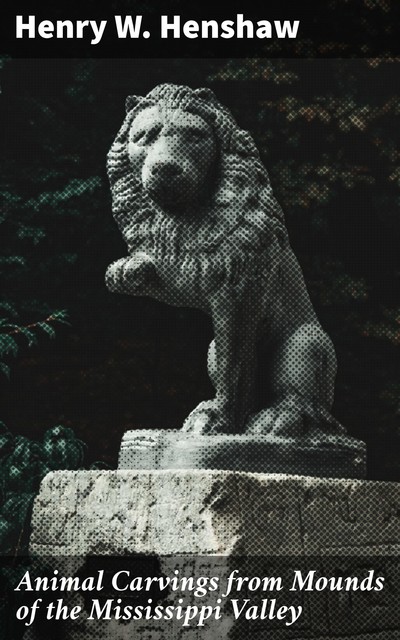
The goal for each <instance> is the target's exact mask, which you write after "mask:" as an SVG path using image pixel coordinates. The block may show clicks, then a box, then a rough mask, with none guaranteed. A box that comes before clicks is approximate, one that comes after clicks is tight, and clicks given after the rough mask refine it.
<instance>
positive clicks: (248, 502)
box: [27, 470, 400, 640]
mask: <svg viewBox="0 0 400 640" xmlns="http://www.w3.org/2000/svg"><path fill="white" fill-rule="evenodd" d="M399 514H400V485H397V484H395V483H385V482H368V481H363V480H338V479H321V478H311V477H301V476H289V475H272V474H271V475H267V474H256V473H240V472H233V471H206V470H181V471H178V470H176V471H175V470H169V471H123V470H120V471H88V472H55V473H51V474H49V475H48V476H46V478H45V480H44V481H43V483H42V486H41V490H40V494H39V495H38V497H37V499H36V502H35V506H34V513H33V521H32V527H33V530H32V536H31V546H30V549H31V553H32V555H33V556H34V557H35V558H36V562H38V561H39V560H43V559H46V562H47V563H48V564H49V565H50V566H54V567H57V569H58V570H59V574H58V575H77V576H81V578H82V576H88V575H97V573H98V570H99V568H100V567H101V568H103V569H104V567H105V568H106V573H107V567H108V572H109V573H111V574H112V573H114V574H115V572H116V571H121V570H122V571H127V572H128V574H129V578H130V579H132V578H133V577H134V576H135V575H136V576H144V575H148V576H157V575H158V576H174V575H175V576H178V577H181V576H192V577H195V578H198V577H199V576H202V577H203V578H204V577H205V578H208V579H210V578H211V577H212V576H214V577H215V576H218V577H219V579H220V582H219V585H218V589H217V590H214V591H212V590H210V591H208V592H207V593H206V594H205V595H204V597H203V596H199V594H197V597H196V596H195V595H194V593H193V591H191V590H190V589H187V590H185V592H184V593H182V592H181V591H174V590H170V591H169V593H167V594H165V593H164V594H161V593H155V594H154V593H153V595H152V597H153V600H154V602H156V601H157V603H158V604H161V605H163V603H164V605H165V603H169V604H170V605H171V606H173V607H176V606H178V604H179V599H181V600H183V604H184V606H186V605H188V604H189V605H190V606H192V605H193V606H202V605H207V606H216V605H217V598H218V597H221V595H222V594H223V592H224V591H225V589H224V585H226V580H227V577H228V576H229V575H231V574H232V571H235V570H237V572H236V574H235V575H239V576H242V577H243V576H247V577H250V578H252V577H253V578H254V577H266V576H270V577H271V576H275V577H277V576H280V577H282V579H283V583H284V586H285V589H284V590H283V591H279V590H278V591H276V592H275V591H273V590H272V591H266V592H262V593H261V592H260V590H258V591H257V590H254V591H252V590H251V589H250V590H249V588H248V586H249V585H248V583H247V588H246V586H245V587H243V589H242V590H241V591H237V592H236V595H235V594H234V593H233V592H232V593H231V594H230V596H229V597H226V598H221V600H222V603H221V606H222V607H223V608H224V615H223V617H222V619H220V620H213V619H210V620H207V622H206V623H205V625H204V626H201V627H199V626H196V620H198V618H197V619H195V621H194V622H193V623H191V624H189V625H188V626H187V627H183V626H182V621H179V620H172V621H168V622H167V621H165V620H163V621H159V620H154V619H152V620H150V621H148V622H145V621H143V620H142V621H140V620H139V621H137V620H135V621H129V622H125V623H122V622H118V621H116V620H111V621H108V622H107V621H104V620H94V621H88V620H87V619H86V618H85V616H83V618H84V619H79V620H77V621H75V622H72V623H69V626H68V628H67V632H66V633H67V635H66V637H67V638H68V640H75V639H76V640H78V638H79V639H82V640H83V639H84V640H95V639H96V640H99V639H100V638H101V639H104V640H111V639H112V640H114V639H115V640H127V639H128V638H130V639H131V638H135V639H136V638H137V639H139V640H161V639H162V640H170V639H174V640H175V639H179V640H183V639H185V640H200V639H204V640H213V639H214V638H216V639H217V638H220V639H221V640H227V639H228V638H229V639H230V638H232V639H235V638H237V639H238V640H239V638H251V639H252V640H265V639H266V638H273V639H274V640H279V639H281V638H282V639H286V638H296V640H305V639H306V638H308V639H313V640H332V639H333V638H340V639H343V640H344V639H346V640H348V639H350V638H351V639H353V638H354V639H357V640H397V639H398V638H399V637H400V636H399V634H400V610H399V607H398V603H399V594H400V559H399V550H400V517H399ZM137 554H145V555H144V556H141V555H137ZM146 559H147V560H146ZM107 562H108V564H107ZM143 562H145V565H143ZM146 562H147V565H146ZM110 563H111V564H110ZM113 563H114V564H113ZM110 567H111V568H110ZM296 570H301V571H302V572H303V576H306V575H308V572H309V571H315V577H318V576H325V577H336V578H337V577H338V576H342V577H344V576H347V577H353V578H357V580H358V581H359V583H360V581H361V580H366V579H367V578H368V576H369V577H370V579H372V578H373V579H374V580H375V578H376V577H382V576H383V577H384V579H385V580H384V588H383V590H381V591H374V590H360V589H357V590H354V591H350V592H349V591H346V590H339V591H337V590H333V591H331V590H322V591H313V592H309V591H307V590H296V591H290V587H291V586H292V583H293V576H294V572H295V571H296ZM371 571H373V574H371V573H370V572H371ZM128 574H122V575H123V576H125V575H128ZM371 576H372V578H371ZM124 579H125V578H124ZM208 584H209V583H208ZM365 584H366V583H365V582H364V585H365ZM206 591H207V589H206ZM107 593H108V592H107V589H106V590H105V592H103V593H101V594H100V595H101V597H102V598H103V600H104V598H105V597H106V596H107ZM98 595H99V594H96V593H87V592H86V593H83V592H79V593H77V592H74V593H70V594H67V596H65V594H63V596H64V597H65V600H66V601H67V600H68V601H70V602H71V606H72V604H73V603H75V604H76V603H80V604H81V605H82V606H84V604H85V602H86V604H85V606H86V609H85V610H86V611H87V610H88V609H89V608H90V606H91V602H90V600H91V599H92V598H96V597H98ZM143 595H144V594H143V593H142V594H138V593H137V592H136V593H131V592H128V593H127V592H125V591H124V592H119V593H114V594H113V595H108V596H107V597H109V598H114V602H116V600H117V598H119V599H120V604H122V605H124V604H126V603H130V604H132V602H133V603H134V602H136V603H138V602H141V603H142V602H143V600H140V598H142V599H143ZM150 595H151V594H150ZM148 596H149V593H146V594H145V598H144V602H145V603H146V601H147V598H148ZM54 597H55V596H54V595H53V598H54ZM57 597H61V596H60V595H57ZM138 597H139V600H138V599H137V598H138ZM135 598H136V600H135ZM232 598H236V599H238V601H239V602H240V604H242V603H243V602H244V600H245V599H246V598H248V599H249V603H250V602H251V603H252V604H254V603H255V604H256V605H257V606H258V605H261V603H262V602H263V600H267V603H266V604H265V607H266V610H267V611H269V612H271V610H270V609H269V608H268V607H270V605H271V601H272V600H275V599H276V603H275V605H276V606H275V610H276V608H277V607H278V606H282V605H287V606H289V605H290V606H293V607H301V615H300V617H299V618H298V620H297V621H296V622H294V623H293V625H290V626H287V625H286V624H285V619H284V618H283V619H281V620H279V619H276V618H274V617H273V616H272V618H268V619H265V620H260V619H256V620H253V619H250V620H247V619H242V618H240V619H235V618H234V616H233V615H232V606H231V602H230V600H231V599H232ZM181 604H182V602H181ZM60 624H61V623H60ZM35 633H36V632H35ZM27 637H29V638H39V637H40V636H37V635H34V632H33V631H29V636H27ZM44 637H46V636H44Z"/></svg>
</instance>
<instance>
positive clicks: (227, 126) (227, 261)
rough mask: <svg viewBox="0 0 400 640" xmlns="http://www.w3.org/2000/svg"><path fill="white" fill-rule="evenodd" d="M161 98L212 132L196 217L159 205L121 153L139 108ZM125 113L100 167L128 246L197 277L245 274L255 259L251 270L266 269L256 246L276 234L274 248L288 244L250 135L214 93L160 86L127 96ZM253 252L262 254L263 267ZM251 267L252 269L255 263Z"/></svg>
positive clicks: (125, 150)
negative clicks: (208, 177) (207, 177)
mask: <svg viewBox="0 0 400 640" xmlns="http://www.w3.org/2000/svg"><path fill="white" fill-rule="evenodd" d="M160 103H162V104H163V105H165V107H166V108H169V109H174V108H180V109H184V110H187V111H188V112H190V113H193V114H196V115H198V116H200V117H202V118H203V119H204V120H205V121H206V122H207V123H209V124H210V125H211V126H212V128H213V130H214V134H215V137H216V140H217V145H218V160H217V171H216V172H215V177H214V178H213V180H214V183H213V184H212V185H210V197H209V198H208V200H207V202H206V203H203V204H202V205H199V206H198V210H197V211H196V214H195V215H193V212H192V211H190V212H188V214H187V215H185V214H183V215H179V216H175V215H174V214H173V213H171V212H170V211H166V210H163V208H162V207H161V206H160V205H158V204H156V203H155V202H154V201H153V200H152V199H151V198H150V196H149V195H148V194H147V193H146V191H145V190H144V188H143V186H142V183H141V176H140V175H135V174H134V172H133V170H132V165H131V163H130V159H129V155H128V141H129V132H130V129H131V125H132V122H133V120H134V119H135V118H136V116H137V115H138V113H140V112H141V111H143V110H144V109H146V108H148V107H152V106H155V105H158V104H160ZM126 112H127V113H126V117H125V119H124V122H123V124H122V126H121V128H120V130H119V132H118V134H117V136H116V138H115V141H114V143H113V144H112V146H111V149H110V151H109V154H108V159H107V169H108V177H109V180H110V185H111V194H112V209H113V215H114V218H115V220H116V222H117V224H118V226H119V228H120V230H121V232H122V234H123V237H124V239H125V241H126V243H127V245H128V249H129V252H130V253H133V252H134V251H136V250H138V249H139V248H147V249H150V250H151V251H152V253H153V255H155V256H156V257H157V258H159V259H160V260H169V261H170V262H172V261H174V262H177V263H179V264H180V265H182V269H183V270H188V269H190V270H192V272H193V273H197V274H198V277H199V278H200V279H201V278H204V277H207V276H208V275H209V271H210V269H211V270H212V269H214V270H215V269H218V270H219V272H220V275H221V272H223V274H224V275H225V276H229V277H231V276H232V271H233V270H236V271H239V272H242V273H245V272H248V271H249V267H251V265H257V267H256V270H257V271H259V270H260V267H261V270H263V269H264V270H265V269H268V259H267V258H266V257H267V255H268V251H262V252H260V249H261V248H262V247H263V248H268V247H271V246H272V244H274V246H276V242H274V240H276V239H278V241H279V244H280V246H282V244H285V243H286V242H287V234H286V228H285V222H284V217H283V213H282V210H281V208H280V206H279V204H278V203H277V201H276V200H275V198H274V196H273V193H272V189H271V185H270V181H269V177H268V173H267V171H266V169H265V167H264V166H263V164H262V162H261V160H260V156H259V152H258V150H257V148H256V146H255V144H254V141H253V139H252V137H251V136H250V134H249V133H248V132H247V131H244V130H243V129H241V128H239V127H238V125H237V124H236V122H235V121H234V119H233V117H232V115H231V114H230V112H229V111H228V110H227V109H226V108H225V107H224V106H223V105H221V104H220V103H219V102H218V100H217V99H216V97H215V96H214V94H213V92H212V91H211V90H209V89H191V88H189V87H186V86H176V85H172V84H162V85H159V86H157V87H156V88H155V89H153V90H152V91H150V93H148V94H147V95H146V96H144V97H137V96H129V97H128V98H127V100H126ZM213 175H214V174H213ZM238 183H240V185H241V186H240V185H239V186H238ZM243 184H246V185H247V186H250V192H251V197H250V198H248V199H247V200H244V198H243V195H242V194H243ZM248 191H249V190H248ZM194 208H195V209H196V207H194ZM222 216H225V220H226V219H227V217H228V219H229V220H231V222H230V223H229V224H228V227H227V226H226V225H225V226H224V227H223V228H222V227H221V226H220V224H219V220H220V219H221V217H222ZM260 253H261V254H263V255H264V258H266V259H265V260H264V261H263V264H262V265H260ZM250 271H251V272H253V274H254V269H252V268H250Z"/></svg>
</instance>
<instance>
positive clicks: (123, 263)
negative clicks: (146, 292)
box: [105, 252, 156, 294]
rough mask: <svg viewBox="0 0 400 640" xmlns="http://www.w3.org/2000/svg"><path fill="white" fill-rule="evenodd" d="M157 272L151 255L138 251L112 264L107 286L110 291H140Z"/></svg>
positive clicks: (107, 276)
mask: <svg viewBox="0 0 400 640" xmlns="http://www.w3.org/2000/svg"><path fill="white" fill-rule="evenodd" d="M155 273H156V272H155V266H154V263H153V261H152V259H151V257H150V256H148V255H147V254H146V253H143V252H138V253H135V254H134V255H132V256H128V257H126V258H120V259H119V260H116V261H115V262H113V263H112V264H110V266H109V267H108V268H107V271H106V276H105V280H106V286H107V288H108V290H109V291H112V292H116V293H128V294H135V293H140V291H141V290H142V289H143V288H144V287H145V285H146V284H148V283H149V282H150V281H151V279H152V278H153V277H154V276H155Z"/></svg>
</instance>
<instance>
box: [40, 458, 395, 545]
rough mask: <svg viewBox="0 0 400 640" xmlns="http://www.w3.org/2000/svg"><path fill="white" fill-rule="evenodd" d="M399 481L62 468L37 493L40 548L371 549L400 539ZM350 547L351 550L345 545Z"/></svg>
mask: <svg viewBox="0 0 400 640" xmlns="http://www.w3.org/2000/svg"><path fill="white" fill-rule="evenodd" d="M399 514H400V485H399V484H396V483H390V482H371V481H364V480H335V479H322V478H308V477H300V476H285V475H272V474H271V475H266V474H257V473H254V474H251V473H238V472H232V471H206V470H203V471H202V470H197V471H196V470H181V471H179V470H175V471H123V470H120V471H61V472H57V471H56V472H54V473H50V474H48V475H47V476H46V478H45V480H44V481H43V483H42V486H41V490H40V493H39V495H38V497H37V498H36V501H35V509H34V513H33V520H32V527H33V531H32V537H31V551H32V552H33V553H34V554H37V553H39V554H42V555H46V553H49V552H50V551H56V554H58V555H80V554H82V553H83V554H87V553H89V552H91V551H93V552H95V551H96V549H99V548H104V549H105V551H106V552H107V553H110V554H112V553H116V554H118V553H120V552H124V553H125V552H126V553H134V552H136V553H158V554H174V553H176V554H180V553H189V554H227V553H230V554H235V553H237V554H239V553H243V554H245V555H254V554H261V555H266V554H272V555H279V554H289V555H290V554H299V553H307V554H315V553H324V554H329V553H330V554H337V553H342V552H345V553H347V552H348V553H352V550H354V549H357V553H358V551H360V553H373V549H376V548H385V551H386V552H387V551H388V550H389V551H390V548H391V545H394V544H400V515H399ZM348 550H350V551H348Z"/></svg>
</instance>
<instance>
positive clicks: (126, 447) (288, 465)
mask: <svg viewBox="0 0 400 640" xmlns="http://www.w3.org/2000/svg"><path fill="white" fill-rule="evenodd" d="M118 468H119V469H224V470H231V471H249V472H253V473H279V472H281V471H282V469H285V471H286V473H288V474H298V475H305V474H307V475H310V476H322V477H324V478H343V477H347V478H364V477H365V475H366V451H365V445H364V444H363V443H361V442H360V441H359V440H355V439H354V438H349V437H347V436H341V435H330V436H326V438H325V439H324V443H323V444H321V440H320V438H310V437H304V438H302V439H301V441H299V439H298V438H283V437H279V436H275V435H274V434H269V435H265V436H260V435H259V436H257V435H251V434H239V435H233V434H229V435H227V434H214V435H197V434H192V433H185V432H182V431H180V430H171V431H166V430H162V429H158V430H156V429H153V430H150V429H149V430H145V429H139V430H138V431H127V432H126V433H125V434H124V437H123V439H122V443H121V448H120V452H119V460H118Z"/></svg>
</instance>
